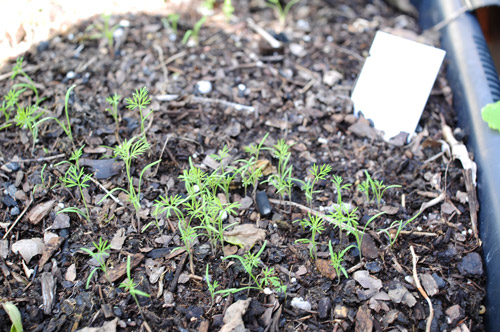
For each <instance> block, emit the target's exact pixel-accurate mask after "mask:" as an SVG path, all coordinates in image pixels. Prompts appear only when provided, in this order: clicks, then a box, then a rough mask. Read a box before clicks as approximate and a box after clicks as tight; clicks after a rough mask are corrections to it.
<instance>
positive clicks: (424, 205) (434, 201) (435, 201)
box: [419, 192, 446, 213]
mask: <svg viewBox="0 0 500 332" xmlns="http://www.w3.org/2000/svg"><path fill="white" fill-rule="evenodd" d="M445 198H446V194H445V193H444V192H443V193H441V194H439V196H438V197H436V198H434V199H431V200H430V201H428V202H425V203H422V206H421V207H420V210H419V213H422V212H424V210H425V209H427V208H430V207H431V206H434V205H436V204H439V203H440V202H442V201H444V199H445Z"/></svg>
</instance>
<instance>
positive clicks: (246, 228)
mask: <svg viewBox="0 0 500 332" xmlns="http://www.w3.org/2000/svg"><path fill="white" fill-rule="evenodd" d="M265 239H266V231H265V230H263V229H260V228H258V227H257V226H255V225H254V224H243V225H236V226H234V228H233V230H231V231H227V232H224V240H225V241H226V242H229V243H231V244H234V245H236V246H240V247H242V248H246V249H251V248H252V247H253V246H254V245H255V243H256V242H257V241H264V240H265Z"/></svg>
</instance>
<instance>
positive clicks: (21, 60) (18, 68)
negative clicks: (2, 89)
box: [10, 57, 42, 106]
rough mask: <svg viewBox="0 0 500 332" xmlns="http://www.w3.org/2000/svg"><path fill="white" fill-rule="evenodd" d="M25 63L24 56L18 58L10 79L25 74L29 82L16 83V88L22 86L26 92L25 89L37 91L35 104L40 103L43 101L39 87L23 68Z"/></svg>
mask: <svg viewBox="0 0 500 332" xmlns="http://www.w3.org/2000/svg"><path fill="white" fill-rule="evenodd" d="M23 63H24V58H23V57H19V58H17V59H16V64H15V65H14V67H13V68H12V75H11V76H10V79H11V80H13V79H15V78H16V77H17V76H18V75H21V76H23V77H24V78H25V79H26V80H27V81H28V83H18V84H15V85H14V87H15V88H21V89H22V90H23V92H24V90H25V89H30V90H32V91H33V92H34V93H35V105H37V106H38V105H39V104H40V102H41V101H42V100H41V99H40V95H39V93H38V89H37V88H36V85H35V82H34V81H33V79H32V78H31V77H30V76H29V75H28V74H27V73H26V72H25V71H24V69H23Z"/></svg>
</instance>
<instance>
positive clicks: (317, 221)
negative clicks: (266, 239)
mask: <svg viewBox="0 0 500 332" xmlns="http://www.w3.org/2000/svg"><path fill="white" fill-rule="evenodd" d="M295 222H300V225H301V226H302V229H306V228H308V229H310V230H311V238H310V239H298V240H295V243H306V244H309V245H310V247H309V255H310V256H311V258H312V259H314V258H316V234H318V235H319V234H321V233H322V232H323V231H324V230H325V221H324V219H323V218H321V217H319V216H316V215H313V214H311V213H308V218H307V219H302V220H295V221H294V223H295Z"/></svg>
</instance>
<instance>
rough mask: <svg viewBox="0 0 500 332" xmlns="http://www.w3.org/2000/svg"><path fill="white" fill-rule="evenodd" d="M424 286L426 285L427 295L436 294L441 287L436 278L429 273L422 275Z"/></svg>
mask: <svg viewBox="0 0 500 332" xmlns="http://www.w3.org/2000/svg"><path fill="white" fill-rule="evenodd" d="M420 279H421V281H422V286H423V287H424V289H425V291H426V292H427V295H429V296H434V295H436V294H437V293H439V287H438V284H437V282H436V280H435V279H434V278H433V277H432V276H431V275H430V274H428V273H425V274H422V275H420Z"/></svg>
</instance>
